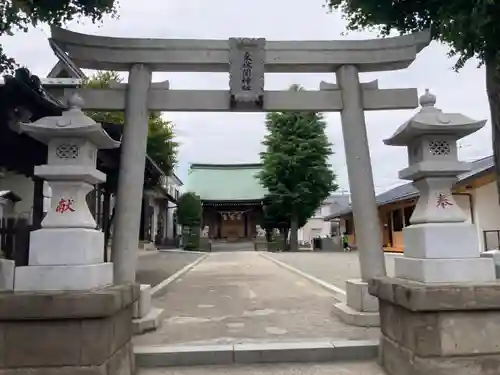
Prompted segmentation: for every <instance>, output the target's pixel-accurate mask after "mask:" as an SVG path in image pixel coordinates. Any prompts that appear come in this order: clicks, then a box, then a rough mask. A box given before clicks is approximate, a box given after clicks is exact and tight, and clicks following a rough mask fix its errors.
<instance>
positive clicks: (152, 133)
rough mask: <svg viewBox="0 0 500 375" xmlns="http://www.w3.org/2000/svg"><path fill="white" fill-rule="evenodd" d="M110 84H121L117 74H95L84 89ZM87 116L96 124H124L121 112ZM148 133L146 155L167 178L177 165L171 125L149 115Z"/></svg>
mask: <svg viewBox="0 0 500 375" xmlns="http://www.w3.org/2000/svg"><path fill="white" fill-rule="evenodd" d="M111 82H122V78H121V77H120V75H119V74H118V73H117V72H97V73H95V74H94V75H93V76H91V77H90V78H88V79H87V81H86V82H85V83H84V86H85V87H90V88H107V87H109V85H110V83H111ZM87 115H88V116H90V117H92V118H93V119H94V120H95V121H97V122H108V123H112V124H124V123H125V117H124V113H123V112H117V111H114V112H96V111H88V112H87ZM148 126H149V132H148V146H147V153H148V155H149V156H150V157H151V158H152V159H153V160H154V162H155V163H156V164H157V165H158V166H159V167H160V168H161V170H162V171H163V172H164V173H165V174H166V175H167V176H168V175H169V174H170V173H171V171H172V169H173V168H174V167H175V165H176V163H177V150H178V147H179V144H178V143H177V142H175V141H174V129H173V124H172V123H171V122H169V121H166V120H164V119H163V118H162V117H161V113H159V112H150V114H149V123H148Z"/></svg>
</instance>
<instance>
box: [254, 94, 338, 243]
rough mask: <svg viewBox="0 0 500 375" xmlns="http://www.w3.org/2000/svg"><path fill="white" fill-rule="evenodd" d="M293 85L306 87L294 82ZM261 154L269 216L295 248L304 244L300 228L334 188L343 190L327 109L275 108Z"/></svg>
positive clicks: (268, 115)
mask: <svg viewBox="0 0 500 375" xmlns="http://www.w3.org/2000/svg"><path fill="white" fill-rule="evenodd" d="M290 90H293V91H298V90H302V88H301V87H299V86H297V85H293V86H292V87H291V88H290ZM266 128H267V131H268V133H267V134H266V136H265V138H264V141H263V142H262V144H263V145H264V146H265V147H266V150H265V151H264V152H262V153H261V154H260V157H261V160H262V163H263V168H262V171H261V172H260V174H259V178H260V181H261V183H262V185H263V186H265V187H266V188H267V189H268V191H269V195H268V197H267V198H268V199H267V200H268V201H269V204H268V206H267V210H266V213H265V217H266V220H267V221H271V222H272V221H273V220H275V221H276V222H277V223H281V226H282V227H281V228H280V229H281V230H282V233H284V236H285V239H286V237H287V232H288V229H289V230H290V250H291V251H296V250H297V249H298V241H297V231H298V229H299V227H300V226H303V225H304V224H305V222H306V221H307V219H308V218H309V217H311V216H312V214H313V213H314V211H315V210H316V209H317V208H318V207H319V206H320V204H321V202H322V201H323V200H325V199H326V198H327V197H328V196H329V195H330V193H331V192H333V191H335V190H336V189H337V185H336V184H335V174H334V173H333V171H332V170H331V169H330V165H329V164H328V158H329V156H330V155H332V153H333V152H332V150H331V144H330V142H329V141H328V137H327V136H326V134H325V128H326V123H325V121H324V119H323V116H322V114H321V113H315V112H271V113H268V114H267V118H266Z"/></svg>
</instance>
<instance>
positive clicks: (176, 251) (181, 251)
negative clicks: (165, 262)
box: [158, 249, 207, 255]
mask: <svg viewBox="0 0 500 375" xmlns="http://www.w3.org/2000/svg"><path fill="white" fill-rule="evenodd" d="M158 252H160V253H181V254H204V255H206V254H207V252H206V251H188V250H182V249H158Z"/></svg>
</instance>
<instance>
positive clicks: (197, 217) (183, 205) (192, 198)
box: [176, 192, 203, 250]
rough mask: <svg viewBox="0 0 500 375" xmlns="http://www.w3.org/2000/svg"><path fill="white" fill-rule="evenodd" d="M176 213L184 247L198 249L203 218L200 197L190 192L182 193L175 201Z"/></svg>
mask: <svg viewBox="0 0 500 375" xmlns="http://www.w3.org/2000/svg"><path fill="white" fill-rule="evenodd" d="M176 213H177V222H178V223H179V224H181V225H182V237H183V241H182V242H183V246H184V249H186V250H197V249H199V247H200V229H201V223H202V220H203V218H202V214H203V208H202V205H201V200H200V197H199V196H198V195H196V194H195V193H191V192H187V193H184V194H182V195H181V196H180V197H179V200H178V201H177V212H176Z"/></svg>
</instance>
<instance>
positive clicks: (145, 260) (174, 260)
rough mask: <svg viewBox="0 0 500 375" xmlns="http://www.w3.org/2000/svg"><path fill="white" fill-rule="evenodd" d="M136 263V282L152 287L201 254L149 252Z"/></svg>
mask: <svg viewBox="0 0 500 375" xmlns="http://www.w3.org/2000/svg"><path fill="white" fill-rule="evenodd" d="M151 253H152V254H148V253H146V254H141V256H140V257H139V259H138V261H137V271H136V280H137V282H138V283H139V284H150V285H151V286H152V287H154V286H155V285H157V284H159V283H161V282H162V281H163V280H165V279H167V278H169V277H170V276H172V275H173V274H174V273H176V272H177V271H179V270H181V269H182V268H184V267H185V266H187V265H188V264H190V263H192V262H194V261H195V260H196V259H198V258H199V257H200V256H201V254H197V253H190V252H187V251H186V252H174V251H151Z"/></svg>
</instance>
